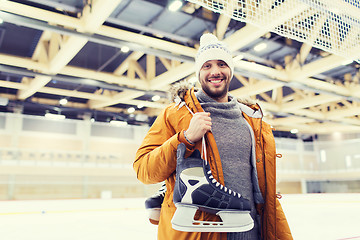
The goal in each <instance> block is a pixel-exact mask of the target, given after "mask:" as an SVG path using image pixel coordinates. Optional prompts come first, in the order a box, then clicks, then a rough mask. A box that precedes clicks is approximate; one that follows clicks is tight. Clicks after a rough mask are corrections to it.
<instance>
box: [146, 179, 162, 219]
mask: <svg viewBox="0 0 360 240" xmlns="http://www.w3.org/2000/svg"><path fill="white" fill-rule="evenodd" d="M165 192H166V184H165V183H164V184H163V185H162V186H161V188H160V189H159V191H158V192H157V193H156V194H155V195H154V196H152V197H150V198H148V199H146V201H145V208H146V210H147V211H148V217H149V221H150V222H151V223H152V224H154V225H158V224H159V219H160V210H161V204H162V203H163V201H164V196H165Z"/></svg>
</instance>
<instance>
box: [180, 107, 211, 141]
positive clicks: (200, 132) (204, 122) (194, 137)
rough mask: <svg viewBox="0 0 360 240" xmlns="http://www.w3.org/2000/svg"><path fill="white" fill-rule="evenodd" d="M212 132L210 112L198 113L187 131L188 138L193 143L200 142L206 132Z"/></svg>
mask: <svg viewBox="0 0 360 240" xmlns="http://www.w3.org/2000/svg"><path fill="white" fill-rule="evenodd" d="M210 130H211V118H210V113H208V112H197V113H195V114H194V116H193V117H192V119H191V121H190V124H189V128H188V129H187V130H186V137H187V138H188V139H189V140H190V141H191V142H197V141H199V140H200V139H201V138H202V137H203V136H204V135H205V133H206V132H208V131H210Z"/></svg>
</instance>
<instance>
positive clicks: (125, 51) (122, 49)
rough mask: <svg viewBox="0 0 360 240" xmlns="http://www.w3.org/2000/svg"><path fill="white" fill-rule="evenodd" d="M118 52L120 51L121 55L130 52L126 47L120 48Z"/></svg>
mask: <svg viewBox="0 0 360 240" xmlns="http://www.w3.org/2000/svg"><path fill="white" fill-rule="evenodd" d="M120 51H122V52H123V53H127V52H129V51H130V48H129V47H128V46H122V47H121V48H120Z"/></svg>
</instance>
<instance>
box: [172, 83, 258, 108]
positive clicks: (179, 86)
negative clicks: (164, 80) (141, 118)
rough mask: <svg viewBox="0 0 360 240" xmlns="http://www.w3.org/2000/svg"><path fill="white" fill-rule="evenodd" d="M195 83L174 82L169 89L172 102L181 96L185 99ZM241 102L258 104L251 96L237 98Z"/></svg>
mask: <svg viewBox="0 0 360 240" xmlns="http://www.w3.org/2000/svg"><path fill="white" fill-rule="evenodd" d="M193 87H194V86H193V84H191V83H190V82H188V81H181V82H178V83H175V84H173V85H172V86H171V87H170V89H169V93H170V101H171V102H175V101H176V99H178V98H180V99H181V100H182V101H184V96H185V94H186V92H187V90H189V89H191V88H193ZM197 90H198V88H196V87H195V92H196V91H197ZM237 100H238V102H239V103H242V104H244V105H246V106H249V107H250V106H252V105H256V104H257V102H256V101H254V100H252V99H249V98H237Z"/></svg>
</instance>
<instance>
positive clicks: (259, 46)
mask: <svg viewBox="0 0 360 240" xmlns="http://www.w3.org/2000/svg"><path fill="white" fill-rule="evenodd" d="M266 48H267V44H266V43H265V42H262V43H259V44H257V45H256V46H255V47H254V50H255V51H256V52H261V51H262V50H265V49H266Z"/></svg>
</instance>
